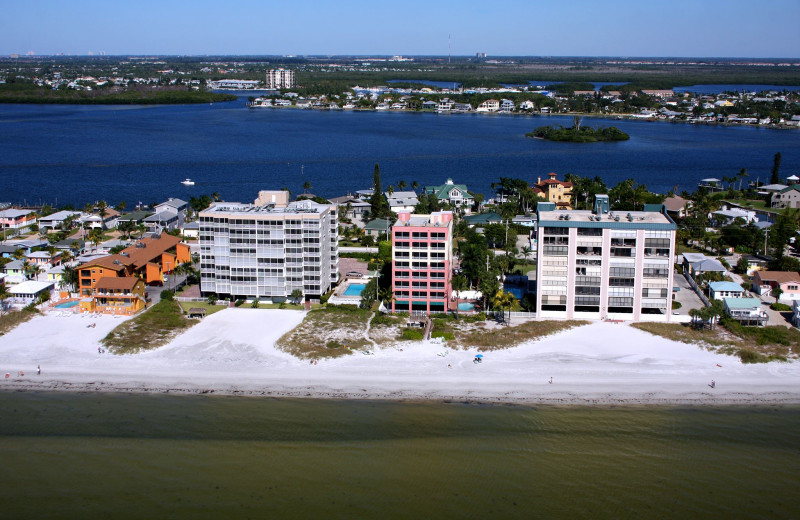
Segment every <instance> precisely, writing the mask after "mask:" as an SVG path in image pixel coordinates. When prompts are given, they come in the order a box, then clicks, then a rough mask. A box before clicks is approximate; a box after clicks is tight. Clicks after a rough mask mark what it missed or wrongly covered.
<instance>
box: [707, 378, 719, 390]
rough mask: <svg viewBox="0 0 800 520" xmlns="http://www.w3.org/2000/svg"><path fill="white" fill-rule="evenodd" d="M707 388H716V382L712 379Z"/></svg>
mask: <svg viewBox="0 0 800 520" xmlns="http://www.w3.org/2000/svg"><path fill="white" fill-rule="evenodd" d="M708 386H710V387H711V388H716V386H717V383H716V382H715V381H714V380H713V379H712V380H711V384H710V385H708Z"/></svg>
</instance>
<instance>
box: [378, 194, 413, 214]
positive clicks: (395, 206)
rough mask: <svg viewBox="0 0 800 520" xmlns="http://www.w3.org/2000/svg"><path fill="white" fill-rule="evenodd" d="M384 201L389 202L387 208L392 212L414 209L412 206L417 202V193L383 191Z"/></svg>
mask: <svg viewBox="0 0 800 520" xmlns="http://www.w3.org/2000/svg"><path fill="white" fill-rule="evenodd" d="M385 195H386V201H387V202H388V203H389V209H391V210H392V211H393V212H394V213H397V214H399V213H401V212H404V211H405V212H410V211H414V208H416V207H417V204H419V199H417V194H416V193H415V192H413V191H395V192H392V193H389V192H388V191H387V192H386V193H385Z"/></svg>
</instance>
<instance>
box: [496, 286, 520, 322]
mask: <svg viewBox="0 0 800 520" xmlns="http://www.w3.org/2000/svg"><path fill="white" fill-rule="evenodd" d="M514 300H515V298H514V295H513V294H511V293H510V292H505V291H503V290H499V291H497V292H496V293H495V295H494V297H493V298H492V305H493V306H494V308H495V309H500V312H502V318H503V321H504V322H506V323H508V322H507V321H506V316H505V311H506V310H508V311H509V318H510V317H511V314H510V311H511V307H513V305H514Z"/></svg>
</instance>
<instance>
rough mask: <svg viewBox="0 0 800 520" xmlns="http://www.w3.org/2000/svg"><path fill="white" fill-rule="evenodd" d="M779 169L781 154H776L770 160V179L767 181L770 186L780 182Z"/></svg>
mask: <svg viewBox="0 0 800 520" xmlns="http://www.w3.org/2000/svg"><path fill="white" fill-rule="evenodd" d="M780 169H781V153H780V152H778V153H776V154H775V156H774V157H773V158H772V170H770V173H771V174H772V177H770V179H769V182H770V184H780V182H781V178H780Z"/></svg>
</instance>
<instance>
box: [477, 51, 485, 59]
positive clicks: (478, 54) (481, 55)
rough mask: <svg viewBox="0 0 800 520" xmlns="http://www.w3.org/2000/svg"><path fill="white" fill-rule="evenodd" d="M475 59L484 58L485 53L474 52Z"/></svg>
mask: <svg viewBox="0 0 800 520" xmlns="http://www.w3.org/2000/svg"><path fill="white" fill-rule="evenodd" d="M475 57H476V58H478V59H481V58H485V57H486V53H485V52H476V53H475Z"/></svg>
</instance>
